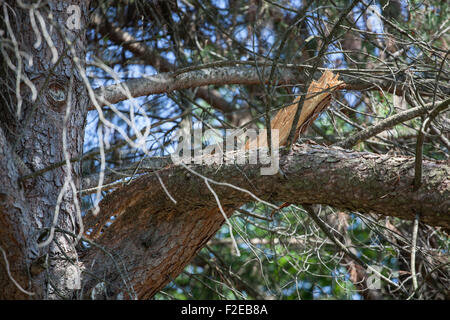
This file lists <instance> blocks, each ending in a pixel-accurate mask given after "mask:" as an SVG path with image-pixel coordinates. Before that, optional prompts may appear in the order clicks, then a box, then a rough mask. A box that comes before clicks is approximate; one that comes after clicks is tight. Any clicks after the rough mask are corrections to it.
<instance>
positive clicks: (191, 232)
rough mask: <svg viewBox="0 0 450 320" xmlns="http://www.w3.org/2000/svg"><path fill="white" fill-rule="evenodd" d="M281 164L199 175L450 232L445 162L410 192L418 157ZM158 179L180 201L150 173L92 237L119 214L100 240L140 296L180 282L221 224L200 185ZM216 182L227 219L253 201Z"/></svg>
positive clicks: (112, 201)
mask: <svg viewBox="0 0 450 320" xmlns="http://www.w3.org/2000/svg"><path fill="white" fill-rule="evenodd" d="M280 161H281V162H280V168H281V171H282V172H283V175H272V176H262V175H260V171H259V170H260V168H261V166H260V165H249V164H247V165H243V166H242V167H241V168H239V169H238V168H237V166H236V165H234V164H231V165H223V166H222V167H220V168H219V169H218V168H217V167H216V166H195V167H192V169H193V170H195V171H196V172H198V173H201V174H202V175H204V176H206V177H209V178H210V179H213V180H215V181H220V182H228V183H230V184H233V185H235V186H238V187H240V188H245V189H247V190H249V191H251V192H252V193H254V195H256V196H258V197H260V198H262V199H265V200H267V201H284V202H290V203H297V204H302V203H305V204H328V205H331V206H334V207H338V208H344V209H348V210H358V211H360V212H371V213H377V214H380V215H389V216H395V217H399V218H402V219H409V220H411V219H413V218H414V216H415V214H416V212H417V211H418V212H420V214H421V221H423V222H424V223H428V224H430V225H435V226H442V227H444V228H446V229H449V228H450V215H449V211H450V210H449V208H450V200H449V199H450V197H449V196H450V180H449V176H450V175H449V173H450V168H449V166H448V164H445V163H438V162H431V161H425V162H424V168H423V169H424V181H423V185H422V187H421V188H420V189H419V190H418V191H413V188H412V181H413V178H414V159H413V158H407V157H391V156H386V155H376V154H372V153H367V152H356V151H348V150H344V149H341V148H325V147H320V146H310V145H295V146H294V148H293V151H292V153H290V154H289V155H287V156H284V157H283V158H282V159H281V160H280ZM243 173H245V175H244V174H243ZM159 174H160V176H161V179H162V181H163V182H164V185H165V186H166V188H167V190H168V192H169V193H170V194H171V195H172V196H173V197H174V198H175V200H176V201H177V204H174V203H173V202H172V201H171V200H170V199H169V197H168V196H167V194H166V193H165V192H164V191H163V189H162V187H161V185H160V183H159V181H158V178H157V177H156V176H155V175H154V174H152V173H149V174H146V175H143V176H142V177H140V178H138V179H137V180H135V181H134V182H133V183H131V184H129V185H126V186H123V187H121V188H120V189H118V190H116V191H114V192H112V193H110V194H109V195H108V196H107V197H106V198H105V199H104V200H103V202H102V204H101V212H100V214H99V216H97V218H96V219H93V220H89V222H88V223H89V226H91V227H93V229H94V230H93V233H94V234H95V233H96V231H101V230H100V229H101V226H102V225H104V223H105V222H106V221H107V220H108V218H109V217H110V216H112V215H115V217H116V218H115V220H114V222H113V223H112V224H111V225H110V226H109V227H107V228H103V232H102V233H101V234H99V237H98V238H97V241H98V242H99V243H100V244H101V245H104V246H105V247H106V248H108V249H109V250H111V251H112V252H114V253H115V254H117V256H120V257H121V261H122V262H123V263H124V264H125V266H126V268H127V270H128V272H127V279H129V281H130V283H131V284H132V285H133V286H134V288H135V290H136V293H137V296H138V297H140V298H149V297H151V296H152V295H153V294H155V293H156V292H157V291H158V290H160V289H161V288H162V287H163V286H164V285H165V284H166V283H168V282H169V281H170V280H171V279H173V277H174V276H175V275H176V274H177V272H179V271H181V270H182V269H183V267H184V266H185V265H186V264H187V263H188V262H189V260H190V259H191V258H192V257H193V256H194V255H195V253H196V252H197V251H198V250H199V249H200V248H201V246H202V244H204V243H205V242H206V241H207V240H208V239H209V238H210V237H211V236H212V235H213V234H214V233H215V232H216V230H217V229H218V228H219V227H220V226H221V225H222V223H223V221H224V219H223V216H222V215H221V213H220V212H219V210H218V209H217V203H216V201H215V199H214V197H213V195H212V194H211V192H210V191H209V189H208V188H207V186H206V185H205V182H204V179H203V178H201V177H199V176H197V175H195V174H194V173H192V172H189V171H187V170H186V169H184V168H182V167H177V166H174V167H170V168H168V169H165V170H162V171H161V172H160V173H159ZM210 184H211V186H212V187H213V189H214V190H215V192H216V193H217V195H218V197H219V198H220V201H221V204H222V206H223V207H224V208H225V209H226V211H227V213H228V214H230V213H231V212H232V210H233V208H237V207H239V206H240V205H242V204H244V203H246V202H248V201H253V200H254V198H252V197H251V196H250V195H249V194H248V193H245V192H242V191H239V190H237V189H233V188H231V187H229V186H224V185H217V184H214V183H213V182H210ZM94 259H95V261H98V262H97V263H96V264H95V268H96V269H97V271H99V272H100V273H99V275H101V277H104V278H105V279H106V280H107V281H109V282H110V291H109V293H110V294H111V295H112V296H115V295H117V294H118V293H119V292H124V291H123V289H120V288H121V287H122V288H123V278H122V277H121V276H119V272H118V270H117V267H116V266H115V264H116V263H117V262H114V261H113V260H111V259H109V258H108V257H107V255H105V253H104V252H102V251H101V250H97V249H92V250H90V252H88V253H87V254H86V255H85V256H84V257H83V260H84V261H86V262H89V261H94ZM122 272H123V271H122Z"/></svg>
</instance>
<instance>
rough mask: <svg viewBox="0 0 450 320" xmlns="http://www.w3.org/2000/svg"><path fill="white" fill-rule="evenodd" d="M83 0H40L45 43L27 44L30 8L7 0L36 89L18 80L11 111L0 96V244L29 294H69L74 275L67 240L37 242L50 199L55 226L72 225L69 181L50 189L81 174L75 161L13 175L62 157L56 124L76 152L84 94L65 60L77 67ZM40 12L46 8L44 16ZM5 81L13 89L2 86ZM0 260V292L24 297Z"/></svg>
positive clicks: (48, 217)
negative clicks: (70, 24)
mask: <svg viewBox="0 0 450 320" xmlns="http://www.w3.org/2000/svg"><path fill="white" fill-rule="evenodd" d="M88 2H89V1H48V6H46V7H43V8H40V9H39V10H38V12H39V13H40V14H41V15H42V19H43V20H42V21H43V22H44V23H45V26H44V25H43V24H41V20H40V17H39V16H38V15H36V16H35V19H36V21H38V22H37V28H39V32H40V33H41V35H42V34H45V32H48V33H49V35H50V38H51V43H50V40H49V39H45V38H44V37H43V36H42V38H41V40H42V41H41V44H40V45H39V46H36V47H37V48H34V47H33V44H35V43H36V36H35V32H34V30H33V28H32V25H31V23H30V11H29V10H27V9H24V8H20V6H19V4H17V3H16V1H9V4H10V5H11V7H9V8H10V9H9V10H8V16H9V20H10V26H11V28H10V29H9V30H10V32H9V33H8V36H9V38H10V39H16V40H17V43H18V49H19V50H21V51H23V52H26V53H28V54H30V56H31V57H32V60H33V65H31V66H24V74H25V75H26V76H27V77H28V78H29V79H30V80H31V81H32V83H33V84H34V86H35V87H36V89H37V91H38V92H39V95H38V97H37V100H36V101H34V102H32V101H30V95H28V94H24V93H26V89H25V88H26V86H25V85H23V83H22V85H21V86H20V90H21V93H20V94H21V96H22V97H23V98H24V103H23V106H22V108H21V109H22V110H21V112H20V115H19V117H17V116H16V111H17V104H16V103H17V101H15V102H14V103H12V104H10V105H7V104H6V103H7V102H6V100H3V101H2V105H1V110H2V115H1V116H0V117H1V118H0V119H1V121H0V124H1V127H0V145H1V146H2V148H1V151H0V167H1V168H4V171H3V170H2V174H0V194H1V195H2V196H1V199H0V211H1V216H0V217H1V218H0V230H2V232H0V246H1V247H2V248H3V250H4V251H5V254H6V259H7V261H8V262H9V269H10V271H11V276H12V278H13V279H15V280H16V281H17V282H18V284H19V285H20V286H21V287H22V288H24V289H27V290H28V291H32V292H33V293H34V295H33V296H32V297H34V298H51V299H54V298H58V297H61V298H71V297H72V294H73V289H77V288H76V286H77V283H78V282H79V279H78V276H79V267H78V266H77V263H76V261H77V252H76V250H75V243H74V241H72V240H71V239H70V238H66V237H64V236H63V235H61V234H55V236H54V239H55V241H53V242H52V243H51V244H50V245H49V246H44V247H42V248H39V247H38V241H42V240H45V232H44V231H45V229H44V228H48V227H51V226H52V225H53V220H54V216H55V207H58V209H59V218H58V219H57V220H56V226H58V227H61V228H64V229H67V230H72V231H73V232H77V228H78V226H77V218H76V216H77V212H76V208H75V202H74V198H76V197H78V195H77V194H76V193H73V192H72V190H71V189H70V186H69V188H68V189H67V190H66V191H65V192H64V193H63V194H62V197H61V199H60V201H58V196H59V194H60V192H61V190H62V188H63V186H64V184H65V182H66V181H67V179H68V176H69V175H71V177H72V179H73V182H74V184H75V186H76V187H77V188H78V186H79V183H80V174H81V173H80V166H79V164H73V166H72V172H70V173H69V172H68V171H67V169H66V167H65V166H64V167H60V168H58V169H56V170H53V171H51V172H47V173H46V174H44V175H42V176H39V177H37V178H36V179H33V180H32V181H31V180H27V181H24V182H23V183H21V182H20V181H19V177H20V176H21V175H24V174H26V173H29V172H32V171H36V170H39V169H42V168H45V167H47V166H49V165H51V164H53V163H56V162H59V161H61V160H63V159H64V153H63V129H64V126H65V127H66V130H67V135H66V136H67V138H66V142H67V147H66V151H67V152H68V154H69V156H70V157H76V156H79V155H80V154H81V153H82V147H83V138H84V137H83V132H84V121H85V117H86V112H87V106H88V99H87V94H86V90H85V86H84V85H83V84H82V78H81V76H80V74H79V72H78V71H76V66H75V63H74V62H73V58H74V56H73V53H75V54H76V55H77V57H78V59H79V63H80V64H81V67H83V66H84V61H85V54H86V50H85V25H86V19H87V17H88V11H87V7H88ZM70 5H75V6H76V10H75V11H73V10H72V11H71V10H68V7H69V6H70ZM77 10H78V11H77ZM47 13H51V14H52V18H51V20H50V19H49V17H48V15H47ZM73 14H78V15H77V16H72V19H76V23H75V24H74V25H73V27H74V28H73V30H68V29H66V28H61V26H65V25H66V22H67V21H68V19H69V18H71V15H73ZM77 22H79V24H77ZM43 28H45V29H46V30H45V32H43ZM5 29H6V30H8V28H5ZM9 30H8V31H9ZM67 40H68V41H70V42H71V44H72V46H73V47H72V49H70V48H68V42H66V41H67ZM55 51H56V52H57V53H56V52H55ZM8 53H9V54H10V57H12V59H11V60H12V61H13V63H14V64H16V65H17V64H18V61H17V59H15V56H14V54H15V52H14V51H12V50H11V51H10V52H8ZM64 55H66V56H64ZM61 56H62V57H61ZM52 59H53V60H52ZM56 59H57V62H56V64H55V60H56ZM24 60H25V59H24ZM4 68H5V69H4V70H2V72H3V73H4V74H5V75H9V77H10V78H11V79H13V80H12V81H11V82H10V83H5V82H2V83H1V86H2V88H1V91H2V92H4V93H6V92H8V93H9V94H10V96H12V97H14V96H15V92H14V90H19V88H15V86H14V85H15V77H16V73H15V72H13V71H11V69H9V70H8V69H7V67H6V66H4ZM71 79H72V80H71ZM71 81H72V82H71ZM8 84H9V85H10V86H11V87H12V88H15V89H13V90H11V91H9V90H8ZM70 91H71V94H69V92H70ZM68 105H70V107H71V113H70V115H69V117H68V120H67V123H66V122H65V121H64V117H65V115H66V110H67V107H68ZM6 231H7V232H6ZM38 239H39V240H38ZM56 242H57V244H58V245H59V247H58V245H56ZM67 257H70V258H72V259H74V263H72V262H68V261H67V260H66V258H67ZM1 260H2V267H1V270H2V271H1V272H0V287H1V288H2V289H1V290H0V298H8V299H12V298H25V297H26V295H24V294H23V292H21V291H19V289H18V287H17V286H16V285H15V284H14V283H13V281H12V280H11V279H10V277H9V276H8V275H7V272H6V263H5V260H4V259H3V258H2V259H1Z"/></svg>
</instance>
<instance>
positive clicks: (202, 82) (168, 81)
mask: <svg viewBox="0 0 450 320" xmlns="http://www.w3.org/2000/svg"><path fill="white" fill-rule="evenodd" d="M237 63H238V62H229V63H228V64H237ZM243 63H245V64H248V65H240V66H221V65H223V64H224V62H218V63H217V64H218V67H211V66H210V65H213V64H209V66H205V67H204V68H199V69H196V68H187V69H188V70H187V71H186V72H182V73H180V72H178V73H172V72H168V73H159V74H156V75H152V76H147V77H145V78H136V79H130V80H126V81H123V82H121V83H118V84H112V85H109V86H104V87H100V88H97V89H95V91H94V92H95V94H96V95H97V97H98V98H99V99H100V105H101V106H103V105H105V104H107V103H112V104H114V103H118V102H120V101H123V100H127V99H128V98H129V96H127V95H126V94H125V93H124V90H123V89H122V88H123V86H127V87H128V90H129V91H130V93H131V96H132V97H141V96H146V95H151V94H160V93H170V92H172V91H175V90H182V89H189V88H196V87H203V86H208V85H217V86H220V85H231V84H239V85H255V84H261V82H263V83H265V84H266V83H267V82H268V81H269V79H270V71H271V70H270V68H268V67H266V68H263V64H261V65H260V66H259V69H260V70H259V71H260V72H258V70H257V69H256V67H255V63H254V62H240V64H243ZM249 65H250V66H249ZM251 65H253V66H251ZM310 68H311V67H310V66H307V65H302V66H290V67H279V68H278V69H277V70H276V72H278V77H277V79H278V83H277V84H278V85H283V84H285V85H286V84H290V85H299V84H302V83H303V82H304V80H305V73H304V72H301V71H303V70H305V69H310ZM323 70H326V69H324V68H317V71H318V72H322V71H323ZM332 71H335V72H338V73H339V74H340V75H341V78H340V79H342V80H343V81H344V82H345V85H343V86H341V87H340V89H344V90H357V91H366V90H375V91H378V90H384V91H387V92H390V93H393V94H397V95H403V93H404V90H405V88H408V84H407V83H405V82H403V81H397V82H396V81H393V80H392V79H389V77H390V74H389V73H388V72H386V71H377V70H372V72H371V73H372V74H377V73H380V75H379V76H378V77H376V78H375V77H373V78H370V80H371V82H368V81H366V82H364V81H361V77H360V73H361V71H360V70H345V69H338V70H332ZM352 74H354V75H352ZM383 74H384V77H385V78H383V77H382V76H383ZM441 89H442V90H444V91H445V90H446V91H449V90H447V88H441ZM416 90H418V91H419V92H421V93H422V95H432V94H433V92H432V90H431V89H430V88H428V87H426V86H425V85H421V84H420V83H417V84H416Z"/></svg>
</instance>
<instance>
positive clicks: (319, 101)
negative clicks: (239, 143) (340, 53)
mask: <svg viewBox="0 0 450 320" xmlns="http://www.w3.org/2000/svg"><path fill="white" fill-rule="evenodd" d="M338 78H339V75H338V74H336V75H334V74H333V72H331V71H329V70H326V71H325V72H324V73H323V74H322V76H321V77H320V79H319V80H318V81H313V82H312V83H311V84H310V86H309V88H308V92H307V94H306V97H305V100H304V103H303V108H302V111H301V113H300V118H299V121H298V123H297V128H296V132H295V139H294V141H296V140H297V139H298V137H299V135H300V134H302V133H304V132H305V131H306V129H307V128H308V127H309V126H310V125H311V124H312V123H313V122H314V120H316V118H317V117H318V116H319V114H320V113H321V112H322V111H324V110H325V109H326V108H327V107H328V106H329V105H330V103H331V96H332V94H333V92H334V91H336V90H337V89H339V87H340V86H342V85H343V84H344V82H343V81H340V80H338ZM299 100H300V97H297V98H295V100H294V102H293V104H291V105H290V106H289V107H286V108H283V109H281V110H280V111H278V113H277V114H276V115H275V117H274V118H273V119H272V121H271V122H270V128H271V129H272V130H273V129H278V130H279V131H278V133H279V146H284V145H286V142H287V140H288V137H289V132H290V130H291V127H292V125H293V124H292V123H293V121H294V116H295V113H296V111H297V107H298V101H299ZM258 140H259V144H258ZM267 145H268V143H267V133H266V132H263V133H260V134H259V135H258V139H254V140H252V141H247V143H246V144H245V149H246V150H251V149H256V148H262V147H267Z"/></svg>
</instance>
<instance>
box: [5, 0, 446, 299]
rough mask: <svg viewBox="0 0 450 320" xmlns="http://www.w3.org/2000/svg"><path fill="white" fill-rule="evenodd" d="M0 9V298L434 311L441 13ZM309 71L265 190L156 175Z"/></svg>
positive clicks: (190, 175)
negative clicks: (333, 79)
mask: <svg viewBox="0 0 450 320" xmlns="http://www.w3.org/2000/svg"><path fill="white" fill-rule="evenodd" d="M0 5H1V8H2V9H1V20H0V29H1V30H0V41H1V42H0V50H1V57H2V60H1V67H0V72H1V77H0V86H1V90H0V93H1V95H0V97H1V99H0V108H1V115H0V146H2V148H0V168H2V169H3V170H2V171H1V172H0V214H1V215H0V230H1V231H0V251H1V252H2V259H0V260H1V261H2V262H1V265H2V267H1V270H2V271H1V272H0V285H1V287H2V291H0V297H2V298H9V299H17V298H21V299H23V298H48V299H58V298H62V299H86V298H93V299H99V298H107V299H118V298H125V299H134V298H140V299H149V298H157V299H167V298H177V299H202V298H207V299H229V298H232V299H312V298H318V299H327V298H333V299H344V298H345V299H348V298H350V299H361V298H364V299H398V298H420V299H446V298H448V297H449V291H448V288H449V280H448V277H449V265H448V264H449V260H448V258H449V257H448V249H449V248H448V246H449V241H448V230H449V229H450V215H449V212H450V210H449V202H450V201H449V195H450V181H449V172H450V168H449V162H448V153H449V146H450V142H449V126H450V122H449V120H448V106H449V102H450V99H449V89H450V88H449V85H448V83H449V64H448V53H449V49H448V30H449V28H450V26H449V20H448V5H447V3H446V2H445V1H431V0H430V1H401V0H399V1H392V0H391V1H374V0H372V1H370V0H366V1H323V2H322V1H269V0H264V1H263V0H261V1H259V0H251V1H241V0H228V1H226V0H211V1H204V0H189V1H188V0H180V1H174V0H170V1H143V0H127V1H113V0H101V1H100V0H99V1H75V0H73V1H25V0H21V1H0ZM327 69H328V70H331V71H332V72H333V73H335V74H339V76H340V80H341V81H343V84H342V85H341V86H339V88H338V89H339V90H337V92H335V93H334V99H333V100H332V103H331V106H330V107H329V108H328V109H327V111H326V113H323V115H322V116H320V117H319V118H318V119H317V120H316V121H315V122H314V124H312V125H311V127H310V129H308V130H307V131H306V132H305V133H304V135H303V136H302V138H301V139H300V140H299V141H294V139H293V138H294V133H295V132H294V131H295V130H291V131H290V135H289V139H288V141H287V144H286V146H285V148H284V149H283V152H282V155H281V159H280V169H281V170H280V172H279V174H276V175H272V176H262V175H260V168H261V165H251V164H245V165H238V164H226V165H222V166H216V165H188V166H183V165H176V164H173V163H172V162H171V159H170V157H168V155H169V154H171V153H172V152H174V150H176V147H177V141H174V139H173V137H174V135H175V134H176V132H177V131H178V130H190V129H192V128H204V129H210V128H213V129H216V130H217V131H218V132H219V133H222V134H224V133H225V130H226V129H235V128H240V129H242V128H265V127H268V124H269V122H270V119H271V117H273V116H274V114H275V113H276V112H278V111H279V110H282V109H283V108H285V107H286V106H288V105H290V104H291V103H292V101H293V100H294V98H296V97H298V100H297V101H298V103H297V104H298V106H299V108H298V111H297V112H296V114H295V116H294V123H296V122H297V121H298V116H299V114H300V112H301V109H302V106H304V103H305V100H306V98H305V97H306V92H307V89H308V87H309V86H310V84H311V83H312V81H314V80H317V79H318V78H319V77H320V76H321V75H322V74H323V72H324V71H325V70H327ZM210 143H211V141H210V140H208V139H205V141H203V144H204V145H205V146H206V145H208V144H210ZM283 204H284V205H283ZM279 207H283V208H280V209H279ZM225 216H226V217H227V218H226V219H225Z"/></svg>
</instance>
